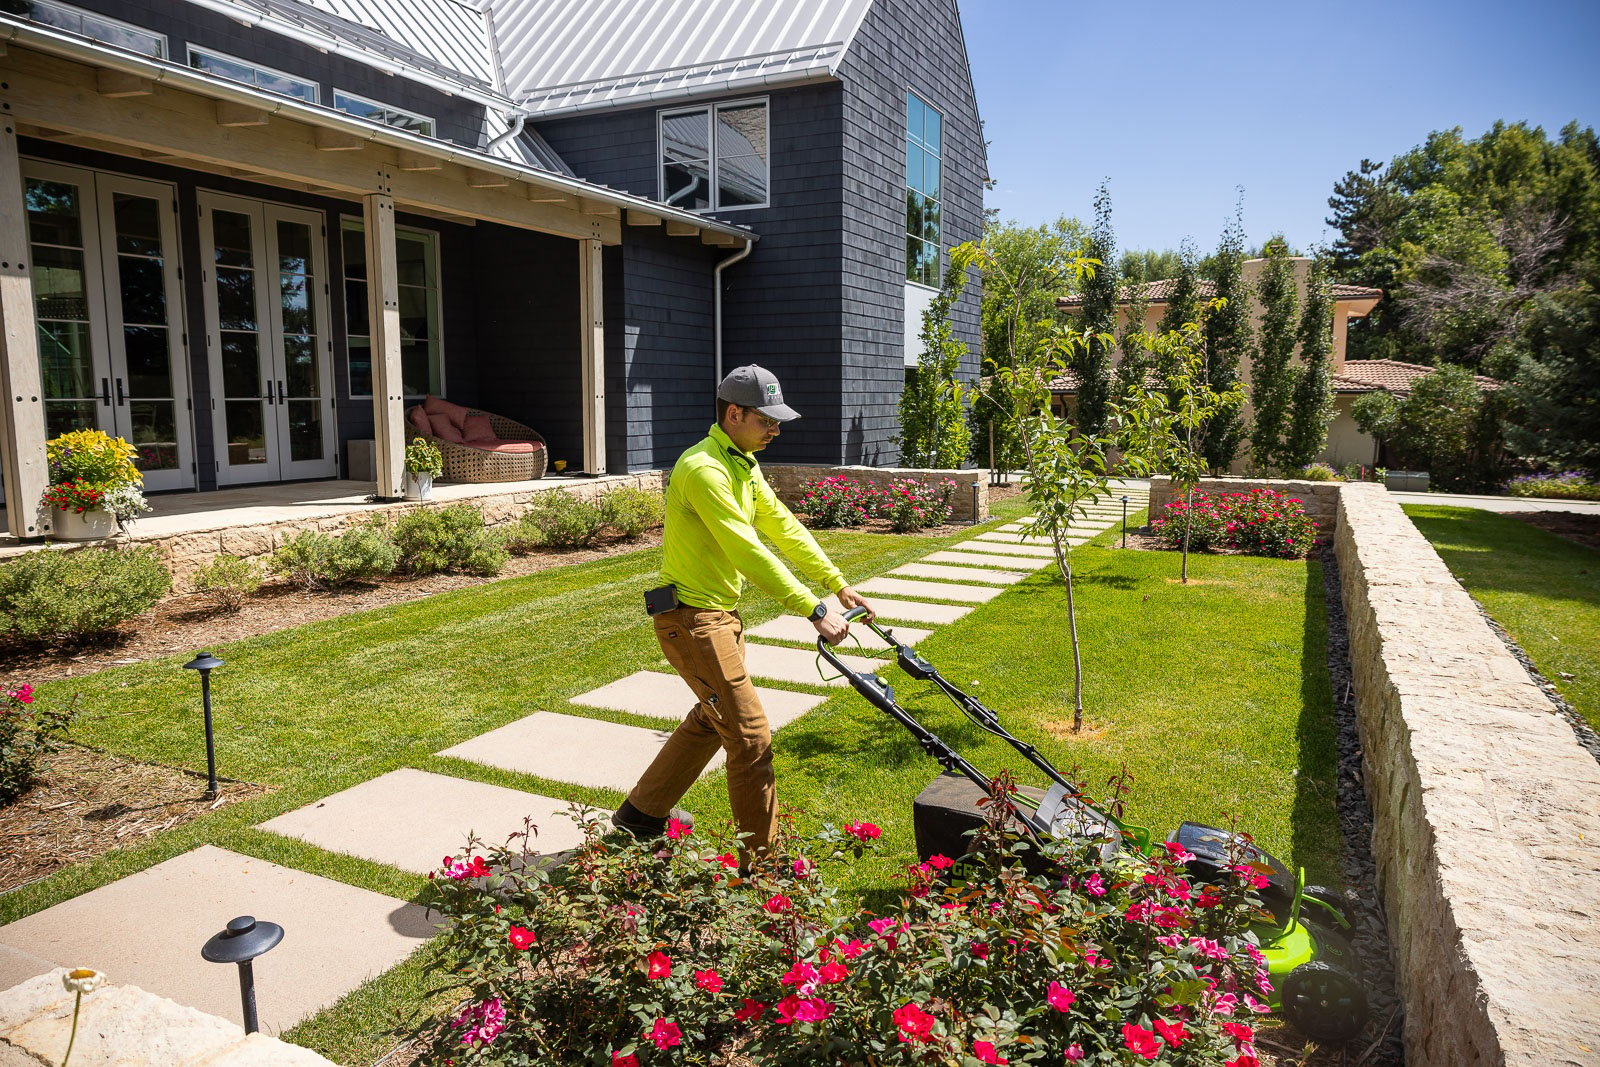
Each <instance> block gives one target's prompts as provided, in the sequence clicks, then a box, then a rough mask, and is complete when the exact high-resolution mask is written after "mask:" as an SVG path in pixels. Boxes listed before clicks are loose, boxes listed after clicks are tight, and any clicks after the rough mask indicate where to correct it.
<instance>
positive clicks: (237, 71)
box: [189, 45, 317, 104]
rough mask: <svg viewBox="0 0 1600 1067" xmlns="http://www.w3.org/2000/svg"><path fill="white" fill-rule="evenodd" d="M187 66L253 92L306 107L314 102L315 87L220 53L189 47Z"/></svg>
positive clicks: (268, 68)
mask: <svg viewBox="0 0 1600 1067" xmlns="http://www.w3.org/2000/svg"><path fill="white" fill-rule="evenodd" d="M189 66H191V67H193V68H194V69H195V70H203V71H205V72H206V73H207V74H215V75H216V76H217V77H219V78H227V79H228V80H229V81H236V82H244V84H246V85H253V86H255V87H256V88H257V89H264V90H266V91H267V92H269V93H281V94H282V95H284V96H292V97H294V98H295V99H297V100H304V101H305V102H306V103H308V104H315V103H316V102H317V83H316V82H311V81H306V80H305V79H304V78H296V77H295V76H294V75H293V74H285V73H284V72H283V71H281V70H273V69H272V68H271V67H263V66H261V65H260V64H259V63H249V62H246V61H245V60H242V59H235V58H234V57H232V56H225V55H223V54H222V53H221V52H211V51H207V50H206V49H204V48H196V47H195V46H194V45H190V46H189Z"/></svg>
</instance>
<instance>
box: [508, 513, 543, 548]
mask: <svg viewBox="0 0 1600 1067" xmlns="http://www.w3.org/2000/svg"><path fill="white" fill-rule="evenodd" d="M497 532H498V533H499V534H500V543H501V544H503V545H504V546H505V548H506V551H507V552H509V553H511V554H512V555H513V556H526V555H527V554H528V553H530V552H532V551H533V550H534V549H536V548H538V547H539V546H540V545H542V544H544V531H543V530H541V529H539V524H538V523H536V522H534V521H533V515H532V513H524V514H522V515H519V516H517V521H516V522H512V523H507V524H506V525H505V526H503V527H501V528H500V530H499V531H497Z"/></svg>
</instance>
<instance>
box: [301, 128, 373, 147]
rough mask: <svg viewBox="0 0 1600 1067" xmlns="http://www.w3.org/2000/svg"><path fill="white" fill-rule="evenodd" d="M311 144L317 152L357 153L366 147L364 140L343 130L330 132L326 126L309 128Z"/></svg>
mask: <svg viewBox="0 0 1600 1067" xmlns="http://www.w3.org/2000/svg"><path fill="white" fill-rule="evenodd" d="M311 143H312V144H314V145H316V146H317V151H319V152H359V151H360V150H361V149H363V148H365V147H367V140H366V138H364V137H357V136H356V135H355V134H353V133H346V132H345V131H344V130H330V129H328V128H327V127H326V126H313V127H312V128H311Z"/></svg>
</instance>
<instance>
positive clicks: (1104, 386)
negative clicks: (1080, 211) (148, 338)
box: [1071, 182, 1117, 437]
mask: <svg viewBox="0 0 1600 1067" xmlns="http://www.w3.org/2000/svg"><path fill="white" fill-rule="evenodd" d="M1116 252H1117V241H1116V234H1115V232H1114V231H1113V230H1112V228H1111V191H1110V190H1109V189H1108V188H1107V187H1106V183H1105V182H1101V183H1100V189H1099V191H1098V192H1097V193H1095V197H1094V229H1093V230H1091V231H1090V232H1089V259H1090V260H1092V261H1093V262H1094V264H1095V267H1094V270H1093V272H1092V273H1091V274H1090V275H1089V277H1087V278H1086V279H1085V280H1084V283H1083V332H1082V337H1083V344H1082V345H1081V346H1079V347H1078V348H1077V349H1076V354H1075V358H1074V359H1072V360H1071V366H1072V367H1073V369H1074V370H1076V371H1077V372H1078V425H1079V426H1081V427H1082V428H1083V432H1084V433H1085V434H1086V435H1088V436H1090V437H1097V436H1100V435H1101V434H1104V433H1105V430H1106V425H1107V422H1108V420H1109V419H1110V415H1111V410H1110V405H1111V363H1112V359H1113V356H1114V355H1115V353H1116V347H1117V345H1116V340H1115V339H1114V338H1113V337H1112V334H1113V332H1114V331H1115V330H1116V324H1117V266H1116V258H1115V257H1116Z"/></svg>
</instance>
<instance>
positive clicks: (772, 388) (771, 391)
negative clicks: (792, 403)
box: [767, 382, 781, 400]
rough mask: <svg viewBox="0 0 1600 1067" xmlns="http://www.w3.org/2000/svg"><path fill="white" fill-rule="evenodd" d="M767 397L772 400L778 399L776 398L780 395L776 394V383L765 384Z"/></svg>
mask: <svg viewBox="0 0 1600 1067" xmlns="http://www.w3.org/2000/svg"><path fill="white" fill-rule="evenodd" d="M767 395H768V396H770V397H771V398H772V399H774V400H777V399H778V397H779V396H780V395H781V394H779V392H778V383H777V382H768V383H767Z"/></svg>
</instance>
